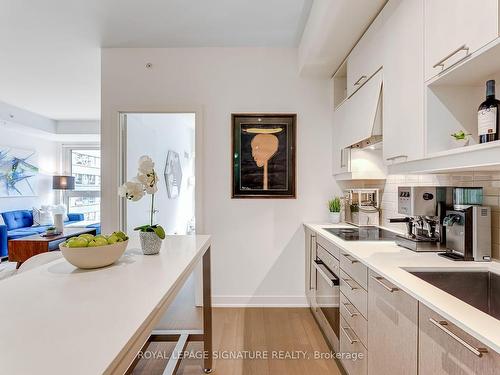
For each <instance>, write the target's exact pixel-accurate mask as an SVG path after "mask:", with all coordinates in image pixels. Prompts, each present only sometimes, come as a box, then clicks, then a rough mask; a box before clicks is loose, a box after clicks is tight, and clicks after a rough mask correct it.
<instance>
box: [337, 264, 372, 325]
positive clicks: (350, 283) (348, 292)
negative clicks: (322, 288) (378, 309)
mask: <svg viewBox="0 0 500 375" xmlns="http://www.w3.org/2000/svg"><path fill="white" fill-rule="evenodd" d="M340 291H341V292H342V293H343V294H344V296H346V297H347V299H348V300H349V301H351V303H352V304H353V305H354V307H355V308H356V309H357V310H358V311H359V312H360V313H361V315H363V316H364V317H365V318H366V317H367V310H368V293H367V292H366V290H364V289H363V288H362V287H361V285H359V284H358V283H357V282H356V281H354V280H353V278H352V277H350V276H349V275H348V274H347V273H345V272H344V270H342V269H341V270H340Z"/></svg>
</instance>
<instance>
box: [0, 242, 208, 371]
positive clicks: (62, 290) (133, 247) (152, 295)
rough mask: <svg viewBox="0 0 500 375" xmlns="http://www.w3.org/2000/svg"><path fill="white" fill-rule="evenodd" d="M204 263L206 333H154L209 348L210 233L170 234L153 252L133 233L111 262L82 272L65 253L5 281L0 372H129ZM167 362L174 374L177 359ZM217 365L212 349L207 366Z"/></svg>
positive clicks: (160, 337) (0, 287) (1, 285)
mask: <svg viewBox="0 0 500 375" xmlns="http://www.w3.org/2000/svg"><path fill="white" fill-rule="evenodd" d="M200 261H201V262H203V282H204V288H203V289H204V290H203V305H204V313H203V318H204V319H203V328H204V330H203V332H199V333H196V334H195V335H194V336H193V337H188V336H187V335H186V334H182V332H177V334H169V333H167V332H159V333H158V332H156V333H155V339H157V340H161V341H173V340H174V339H177V338H179V339H180V340H181V342H184V344H185V342H187V341H189V340H195V341H203V343H204V350H205V351H206V352H207V353H211V351H212V346H211V345H212V342H211V339H212V332H211V329H212V327H211V291H210V236H207V235H198V236H168V237H167V238H166V239H165V240H164V241H163V244H162V249H161V251H160V253H159V254H158V255H151V256H145V255H143V254H142V251H141V250H140V247H139V243H138V241H137V239H135V238H132V239H131V240H130V243H129V246H128V249H127V251H126V252H125V254H124V255H123V256H122V257H121V258H120V260H119V261H118V262H117V263H115V264H114V265H112V266H109V267H105V268H101V269H95V270H80V269H77V268H75V267H74V266H72V265H71V264H69V263H68V262H67V261H66V260H65V259H64V258H63V259H59V260H56V261H53V262H50V263H47V264H45V265H42V266H40V267H38V268H35V269H32V270H30V271H27V272H25V273H21V274H18V275H15V276H13V277H11V278H9V279H7V280H4V281H2V282H1V283H0V300H1V301H2V308H1V309H0V319H1V321H2V322H3V323H2V324H1V325H0V337H1V340H0V363H1V370H0V372H1V373H3V374H10V375H16V374H43V375H45V374H50V375H56V374H61V375H62V374H64V375H67V374H73V375H77V374H82V375H91V374H123V373H125V372H126V371H127V369H128V368H129V367H130V366H131V365H133V363H134V361H135V359H136V356H137V353H138V352H139V351H140V350H141V349H142V348H145V347H146V345H147V343H148V342H149V340H151V334H152V332H153V330H154V328H155V326H156V324H157V323H158V321H159V320H160V318H161V317H162V315H163V314H164V313H165V311H166V309H167V308H168V306H169V305H170V304H171V303H172V301H173V299H174V298H175V296H176V294H177V293H178V291H179V290H180V289H181V287H182V285H183V284H184V282H185V281H186V279H187V278H188V277H189V275H190V274H191V273H192V272H193V270H194V269H195V267H196V266H197V264H199V262H200ZM181 346H182V345H181ZM169 366H170V367H171V369H172V371H173V372H174V371H175V369H176V367H177V364H176V363H172V365H170V364H169ZM211 367H212V356H211V355H207V356H206V359H205V360H204V370H205V372H210V371H211Z"/></svg>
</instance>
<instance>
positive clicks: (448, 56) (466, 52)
mask: <svg viewBox="0 0 500 375" xmlns="http://www.w3.org/2000/svg"><path fill="white" fill-rule="evenodd" d="M460 51H465V56H464V57H462V58H461V59H460V60H458V61H457V62H456V63H454V64H453V65H450V66H449V67H447V68H446V69H449V68H451V67H452V66H454V65H455V64H457V63H459V62H460V61H462V60H463V59H465V58H467V57H469V47H467V45H465V44H464V45H461V46H460V47H458V48H457V49H456V50H454V51H452V52H450V53H449V54H448V55H446V56H445V57H443V58H442V59H441V60H439V61H438V62H437V63H435V64H434V65H433V66H432V67H433V68H437V67H438V66H440V67H441V68H442V70H441V72H443V71H445V70H446V69H445V68H444V63H445V62H446V60H448V59H449V58H450V57H452V56H454V55H456V54H457V53H458V52H460Z"/></svg>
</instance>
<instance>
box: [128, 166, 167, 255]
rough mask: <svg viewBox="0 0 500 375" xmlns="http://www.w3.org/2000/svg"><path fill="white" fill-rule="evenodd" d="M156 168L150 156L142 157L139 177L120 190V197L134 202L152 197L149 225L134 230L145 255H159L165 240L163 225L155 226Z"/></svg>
mask: <svg viewBox="0 0 500 375" xmlns="http://www.w3.org/2000/svg"><path fill="white" fill-rule="evenodd" d="M154 166H155V163H154V162H153V160H152V159H151V158H150V157H149V156H141V157H140V158H139V169H138V172H137V176H136V177H135V178H134V179H132V180H131V181H127V182H125V183H124V184H123V185H122V186H120V187H119V188H118V195H119V196H120V197H124V198H126V199H128V200H130V201H133V202H136V201H138V200H140V199H141V198H142V197H144V196H145V195H147V194H149V195H151V211H150V216H149V224H145V225H141V226H139V227H137V228H134V230H138V231H139V237H140V240H141V248H142V251H143V253H144V254H145V255H153V254H158V253H159V252H160V249H161V242H162V240H164V239H165V230H164V229H163V228H162V227H161V225H158V224H154V214H155V213H156V210H155V193H156V192H157V191H158V186H157V183H158V175H157V173H156V171H155V169H154Z"/></svg>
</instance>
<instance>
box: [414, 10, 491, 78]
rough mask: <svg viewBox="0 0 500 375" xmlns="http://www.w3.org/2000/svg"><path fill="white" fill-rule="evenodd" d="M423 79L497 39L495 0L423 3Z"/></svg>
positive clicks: (445, 68)
mask: <svg viewBox="0 0 500 375" xmlns="http://www.w3.org/2000/svg"><path fill="white" fill-rule="evenodd" d="M424 8H425V79H426V80H428V79H430V78H432V77H434V76H435V75H437V74H439V73H440V72H442V71H444V70H447V69H448V68H450V67H451V66H453V65H454V64H456V63H458V62H460V61H462V60H464V59H466V58H467V57H468V56H469V55H470V54H472V53H473V52H475V51H477V50H478V49H480V48H481V47H483V46H484V45H486V44H488V43H489V42H491V41H493V40H494V39H496V38H497V37H498V26H499V0H477V1H473V0H425V1H424Z"/></svg>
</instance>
